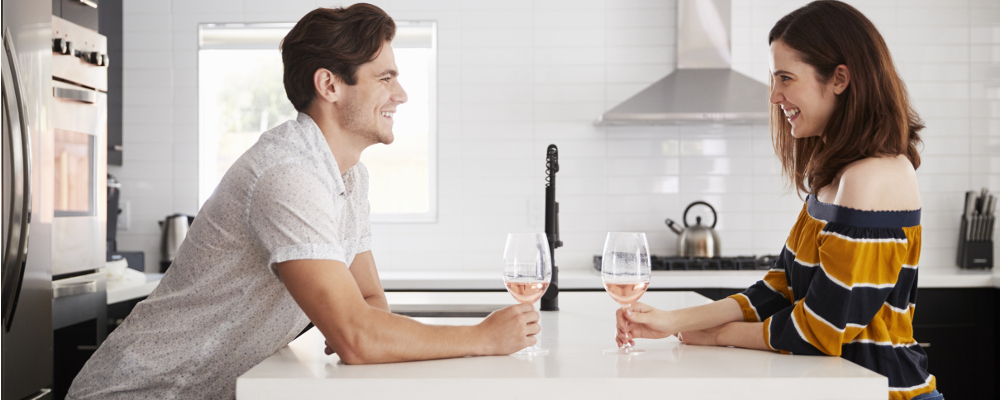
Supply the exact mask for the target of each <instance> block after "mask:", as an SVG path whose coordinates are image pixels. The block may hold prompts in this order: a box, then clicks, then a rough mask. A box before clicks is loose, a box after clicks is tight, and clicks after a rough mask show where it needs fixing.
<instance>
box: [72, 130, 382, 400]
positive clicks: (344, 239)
mask: <svg viewBox="0 0 1000 400" xmlns="http://www.w3.org/2000/svg"><path fill="white" fill-rule="evenodd" d="M339 172H340V170H339V169H338V167H337V161H336V159H335V158H334V157H333V154H332V153H331V152H330V147H329V145H327V142H326V140H325V139H324V138H323V134H322V132H320V130H319V127H318V126H316V123H315V122H313V120H312V119H311V118H310V117H309V116H308V115H306V114H299V116H298V118H297V120H295V121H288V122H286V123H284V124H282V125H280V126H277V127H275V128H274V129H271V130H269V131H267V132H265V133H264V134H263V135H262V136H261V137H260V140H259V141H258V142H257V143H256V144H254V146H253V147H251V148H250V150H248V151H247V152H246V153H245V154H243V156H241V157H240V158H239V159H238V160H237V161H236V163H235V164H233V166H232V168H230V169H229V171H228V172H226V175H225V176H224V177H223V178H222V182H221V183H220V184H219V186H218V188H216V189H215V192H214V193H212V196H211V197H210V198H209V199H208V201H207V202H205V205H204V207H202V209H201V212H199V213H198V216H197V217H196V218H195V220H194V224H193V225H192V226H191V229H190V230H189V231H188V234H187V238H186V239H185V240H184V242H183V243H182V244H181V247H180V250H179V251H178V253H177V258H176V259H175V260H174V263H173V265H171V266H170V269H168V270H167V273H166V274H165V275H164V276H163V280H162V281H161V282H160V285H159V286H158V287H157V288H156V290H154V291H153V293H152V294H150V296H149V298H148V299H146V300H145V301H143V302H141V303H139V304H138V305H137V306H136V307H135V309H134V310H133V311H132V314H130V315H129V316H128V318H127V319H125V322H124V323H123V324H122V325H121V326H120V327H118V329H116V330H115V331H114V332H113V333H112V334H111V335H109V337H108V339H107V340H106V341H105V342H104V344H102V345H101V347H100V348H99V349H98V350H97V352H96V353H95V354H94V356H93V357H92V358H91V359H90V361H88V362H87V364H86V366H84V368H83V371H81V372H80V374H79V375H78V376H77V377H76V380H74V381H73V386H72V387H71V388H70V395H69V397H68V398H99V399H118V398H121V399H188V398H199V399H200V398H233V397H234V396H235V393H236V378H237V377H238V376H239V375H241V374H243V373H244V372H246V371H247V370H249V369H250V368H251V367H253V366H254V365H256V364H258V363H260V362H261V361H263V360H264V359H265V358H267V357H268V356H270V355H271V354H273V353H274V352H275V351H277V350H278V349H280V348H281V347H282V346H284V345H286V344H288V342H290V341H291V340H292V339H294V338H295V336H296V335H297V334H298V333H299V332H300V331H302V329H304V328H305V327H306V325H307V324H308V323H309V319H308V318H307V317H306V315H305V314H304V313H303V312H302V310H301V309H300V308H299V306H298V305H297V304H296V303H295V300H293V299H292V297H291V295H289V293H288V290H286V289H285V286H284V285H283V284H282V283H281V282H280V281H279V280H278V277H277V274H276V272H275V269H274V265H275V263H279V262H282V261H288V260H296V259H326V260H337V261H341V262H343V263H344V264H346V265H348V266H349V265H351V262H352V261H353V260H354V256H355V255H356V254H358V253H362V252H365V251H368V250H369V249H370V246H371V224H370V222H369V206H368V171H367V170H366V169H365V167H364V165H363V164H358V165H356V166H354V167H352V168H351V169H350V170H348V171H347V173H346V174H344V175H343V176H341V175H340V173H339Z"/></svg>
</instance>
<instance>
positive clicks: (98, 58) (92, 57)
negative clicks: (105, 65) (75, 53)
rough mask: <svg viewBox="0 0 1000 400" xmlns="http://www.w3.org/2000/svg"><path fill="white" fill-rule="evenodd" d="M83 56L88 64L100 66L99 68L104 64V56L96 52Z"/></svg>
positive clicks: (86, 53)
mask: <svg viewBox="0 0 1000 400" xmlns="http://www.w3.org/2000/svg"><path fill="white" fill-rule="evenodd" d="M82 55H83V60H84V61H86V62H88V63H91V64H93V65H98V66H99V65H101V63H102V62H103V57H102V54H101V53H98V52H96V51H87V52H84V53H83V54H82Z"/></svg>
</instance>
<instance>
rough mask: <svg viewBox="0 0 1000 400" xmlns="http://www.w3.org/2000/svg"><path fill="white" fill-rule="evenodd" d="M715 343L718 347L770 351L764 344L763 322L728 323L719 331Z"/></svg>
mask: <svg viewBox="0 0 1000 400" xmlns="http://www.w3.org/2000/svg"><path fill="white" fill-rule="evenodd" d="M716 342H717V344H718V345H719V346H735V347H742V348H744V349H757V350H770V348H768V347H767V344H766V343H764V323H763V322H730V323H728V324H726V325H723V326H722V329H721V330H719V334H718V337H717V338H716Z"/></svg>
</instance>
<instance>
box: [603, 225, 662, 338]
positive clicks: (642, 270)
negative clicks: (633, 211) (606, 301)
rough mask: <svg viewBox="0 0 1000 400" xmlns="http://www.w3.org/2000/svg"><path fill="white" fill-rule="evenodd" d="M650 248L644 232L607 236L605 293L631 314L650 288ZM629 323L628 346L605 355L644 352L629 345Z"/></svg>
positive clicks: (617, 233)
mask: <svg viewBox="0 0 1000 400" xmlns="http://www.w3.org/2000/svg"><path fill="white" fill-rule="evenodd" d="M649 271H650V268H649V244H648V243H647V242H646V234H645V233H642V232H608V238H607V240H605V241H604V255H603V258H602V259H601V279H602V280H603V281H604V289H605V290H607V291H608V294H610V295H611V298H612V299H614V300H615V301H616V302H618V304H621V307H622V309H623V310H624V311H625V312H628V309H629V308H630V307H632V303H635V302H636V301H637V300H639V298H640V297H642V294H643V293H645V292H646V287H648V286H649ZM628 341H629V337H628V321H626V323H625V344H624V345H623V346H622V347H621V348H619V349H611V350H605V351H604V352H605V353H615V354H631V353H641V352H643V351H645V350H641V349H637V348H635V347H633V346H632V345H631V344H629V342H628Z"/></svg>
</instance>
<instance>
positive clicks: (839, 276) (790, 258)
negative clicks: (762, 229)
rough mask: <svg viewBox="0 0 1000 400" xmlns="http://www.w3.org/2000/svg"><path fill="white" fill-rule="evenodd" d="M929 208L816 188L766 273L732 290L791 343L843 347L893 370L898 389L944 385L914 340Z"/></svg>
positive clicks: (752, 317)
mask: <svg viewBox="0 0 1000 400" xmlns="http://www.w3.org/2000/svg"><path fill="white" fill-rule="evenodd" d="M919 260H920V210H913V211H860V210H855V209H851V208H847V207H841V206H838V205H834V204H826V203H821V202H820V201H818V200H817V199H816V197H815V196H813V195H810V196H809V197H808V198H807V199H806V204H805V205H803V207H802V212H801V213H800V214H799V218H798V221H797V222H796V223H795V226H794V227H793V228H792V232H791V233H790V234H789V236H788V241H787V242H786V243H785V247H784V248H783V249H782V250H781V254H780V256H779V257H778V260H777V261H776V262H775V263H774V265H773V266H772V267H771V269H770V271H768V272H767V275H765V276H764V279H763V280H761V281H758V282H757V283H756V284H754V285H753V286H751V287H750V288H748V289H747V290H746V291H744V292H743V293H740V294H736V295H733V296H731V297H732V298H733V299H735V300H736V301H737V302H738V303H739V304H740V308H741V309H742V310H743V318H744V320H745V321H747V322H760V321H763V322H764V342H765V343H767V346H768V347H770V348H771V349H772V350H776V351H780V352H782V353H794V354H814V355H823V354H825V355H831V356H840V357H843V358H845V359H847V360H850V361H852V362H854V363H856V364H858V365H861V366H862V367H865V368H868V369H870V370H872V371H875V372H877V373H879V374H882V375H884V376H886V377H887V378H889V398H890V399H894V400H895V399H910V398H912V397H914V396H917V395H919V394H922V393H928V392H931V391H933V390H934V389H935V386H936V382H935V379H934V376H933V375H931V374H929V373H927V355H926V354H925V353H924V351H923V350H922V349H921V348H920V346H918V345H917V342H916V341H915V340H913V325H912V321H913V312H914V307H915V306H916V305H915V302H916V297H917V263H918V262H919Z"/></svg>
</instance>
